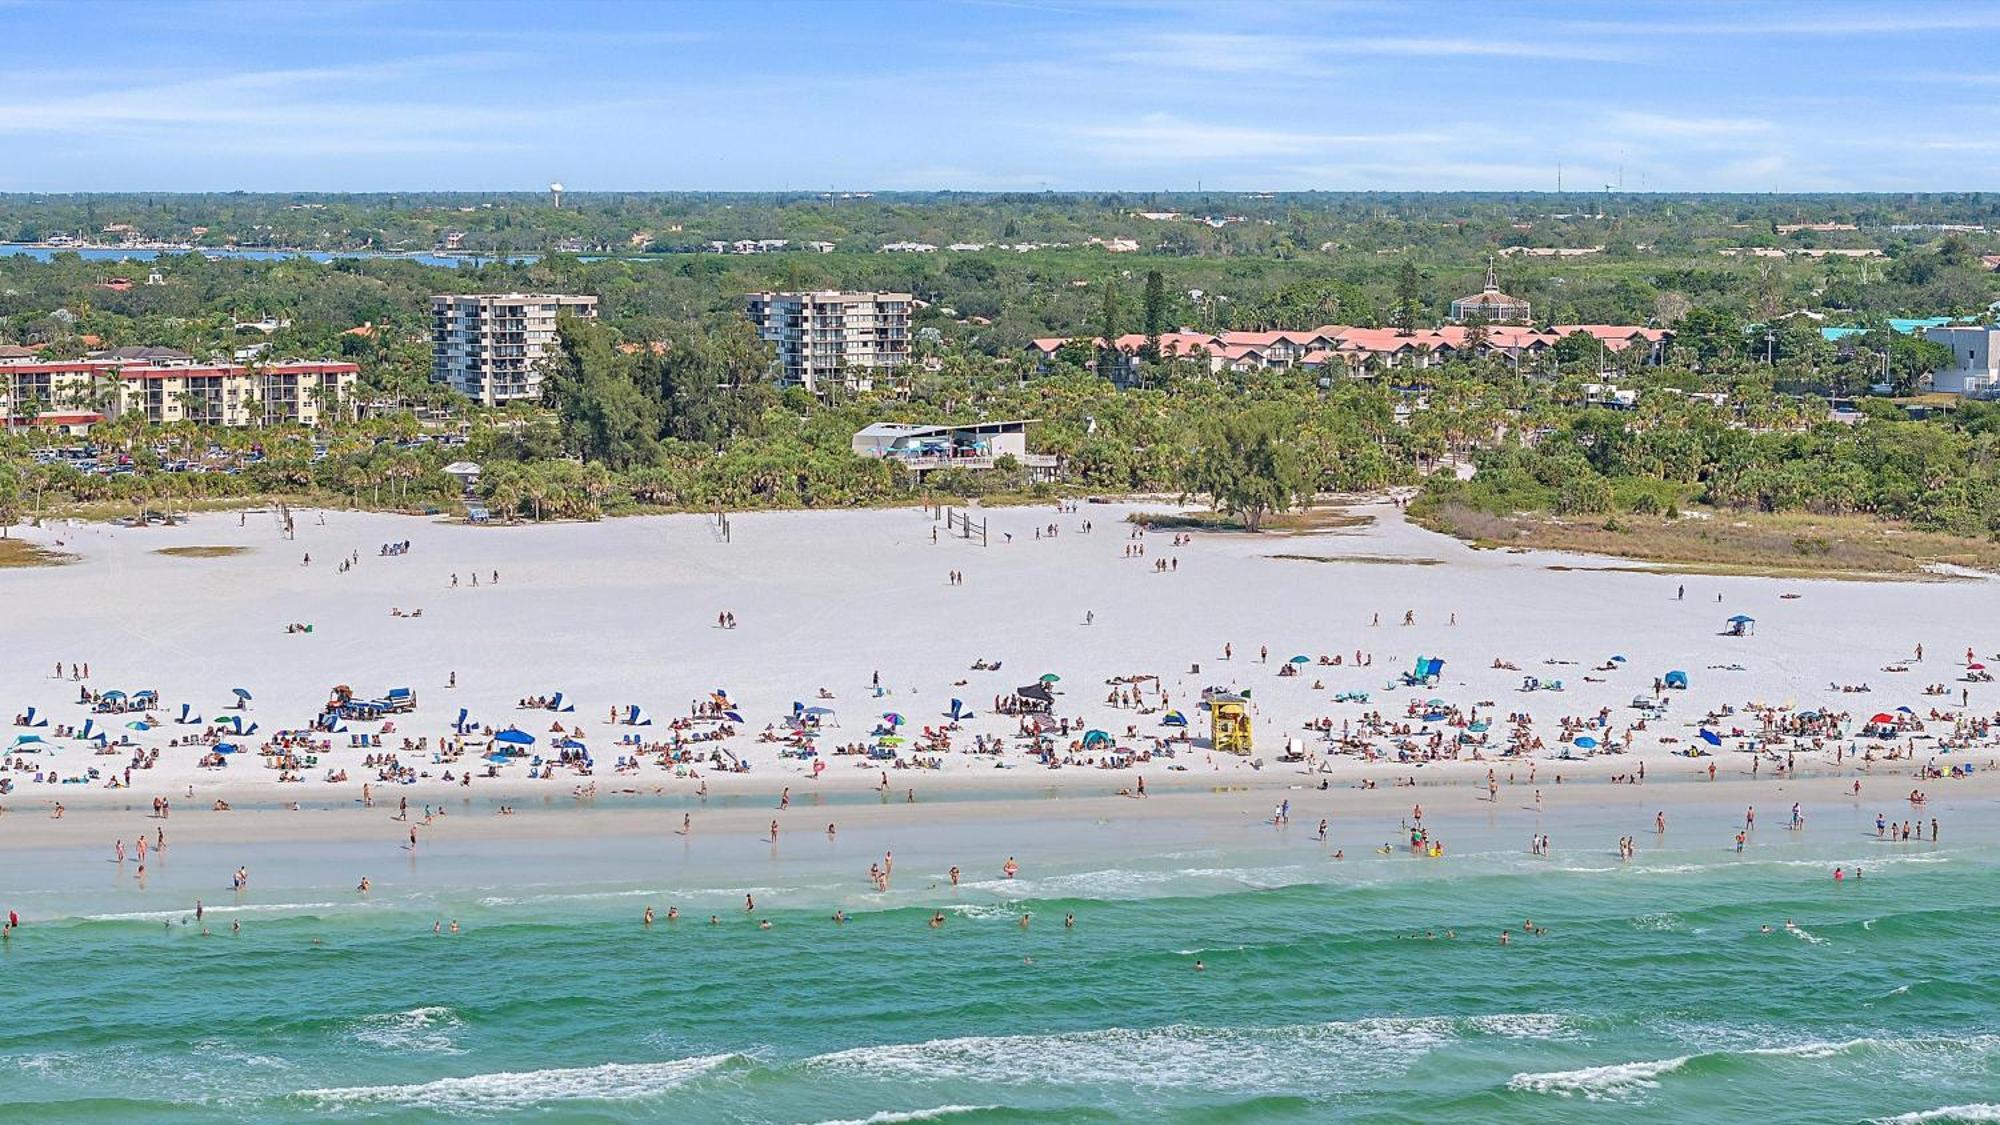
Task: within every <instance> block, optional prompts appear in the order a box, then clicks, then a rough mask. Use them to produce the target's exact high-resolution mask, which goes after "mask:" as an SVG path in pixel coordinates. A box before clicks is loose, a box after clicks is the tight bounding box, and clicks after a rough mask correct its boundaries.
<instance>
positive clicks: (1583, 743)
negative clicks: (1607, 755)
mask: <svg viewBox="0 0 2000 1125" xmlns="http://www.w3.org/2000/svg"><path fill="white" fill-rule="evenodd" d="M1574 741H1575V743H1576V745H1577V746H1578V748H1580V749H1584V750H1595V749H1597V740H1596V739H1594V738H1592V737H1590V736H1589V735H1587V734H1580V735H1578V736H1576V738H1575V739H1574Z"/></svg>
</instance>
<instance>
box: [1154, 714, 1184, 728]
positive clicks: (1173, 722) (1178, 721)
mask: <svg viewBox="0 0 2000 1125" xmlns="http://www.w3.org/2000/svg"><path fill="white" fill-rule="evenodd" d="M1160 725H1161V726H1163V727H1184V726H1186V725H1188V724H1187V716H1186V715H1183V714H1181V713H1180V712H1179V711H1169V712H1167V713H1166V715H1165V716H1163V717H1162V718H1161V719H1160Z"/></svg>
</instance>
